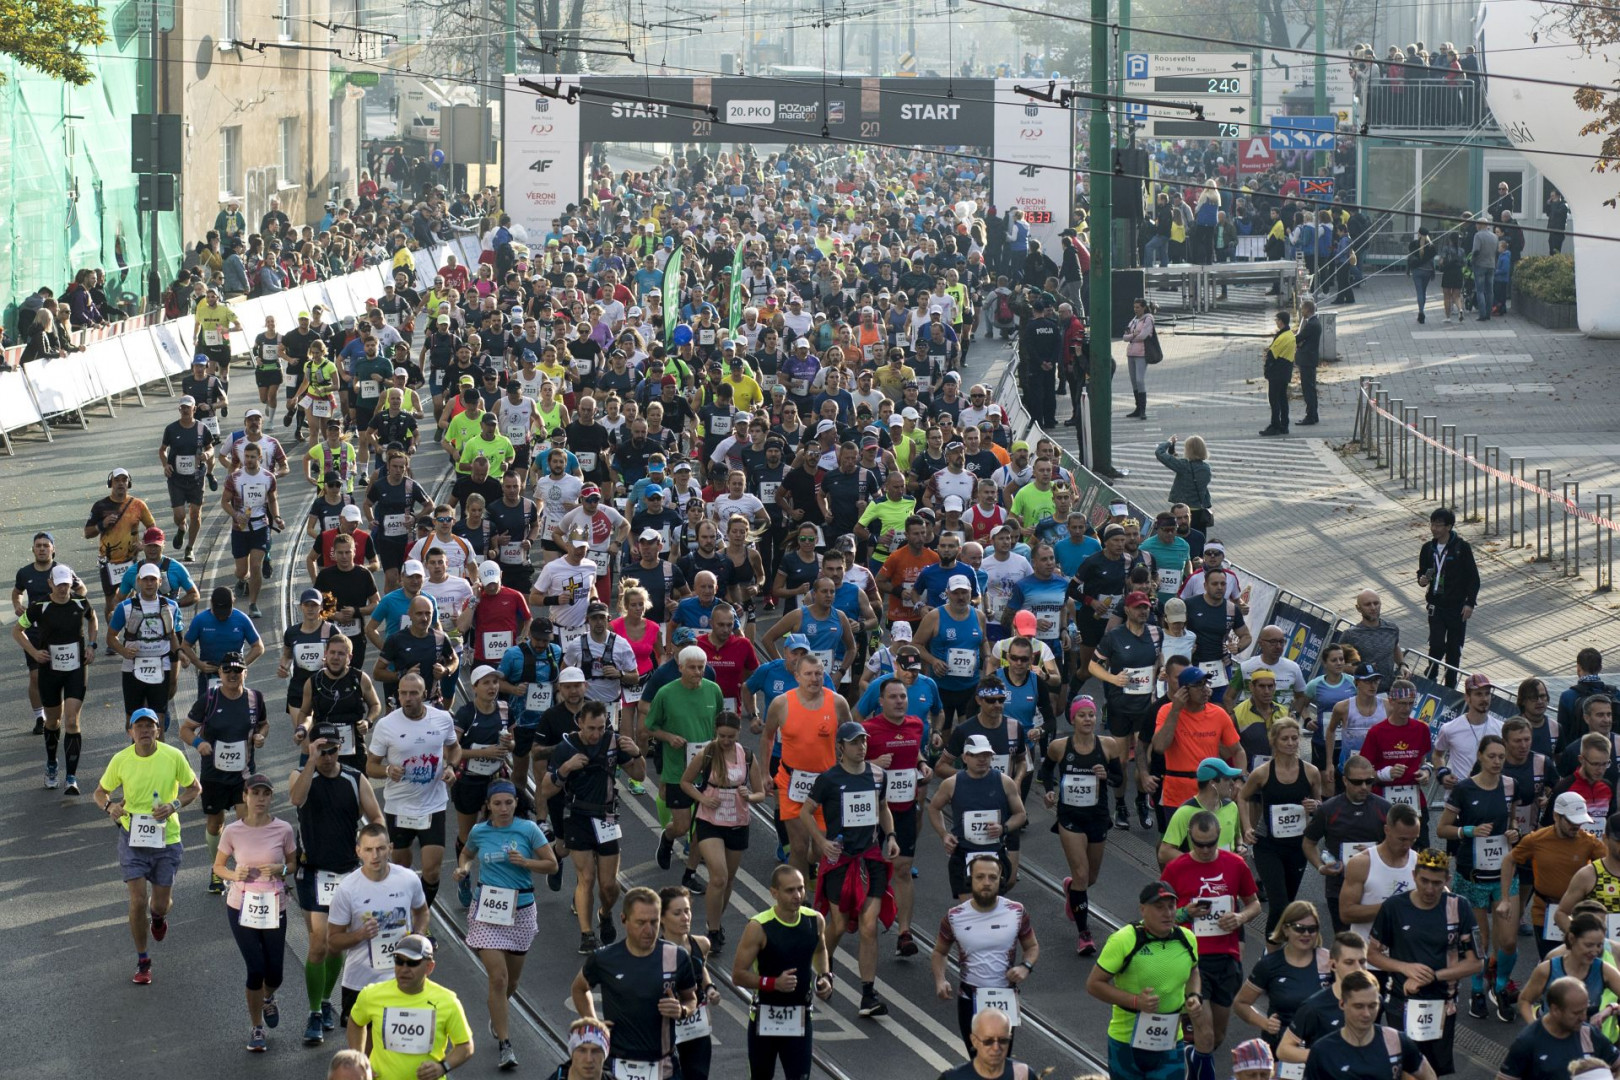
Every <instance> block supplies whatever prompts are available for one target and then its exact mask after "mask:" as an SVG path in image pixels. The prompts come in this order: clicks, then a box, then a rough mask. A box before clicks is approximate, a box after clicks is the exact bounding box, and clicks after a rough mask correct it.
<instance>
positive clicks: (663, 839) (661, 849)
mask: <svg viewBox="0 0 1620 1080" xmlns="http://www.w3.org/2000/svg"><path fill="white" fill-rule="evenodd" d="M51 786H52V787H55V786H56V785H55V784H54V783H53V784H52V785H51ZM674 854H675V841H674V840H673V839H672V838H671V837H670V835H669V834H668V833H664V834H662V835H661V836H659V837H658V855H657V858H658V869H660V870H668V869H669V862H670V857H671V856H673V855H674Z"/></svg>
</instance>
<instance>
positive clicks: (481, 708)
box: [450, 664, 514, 907]
mask: <svg viewBox="0 0 1620 1080" xmlns="http://www.w3.org/2000/svg"><path fill="white" fill-rule="evenodd" d="M471 681H472V700H471V701H469V702H467V703H466V704H465V705H463V706H461V708H459V709H457V710H456V712H455V717H454V720H455V725H456V738H457V740H458V741H459V742H460V743H461V760H462V763H463V768H462V769H461V771H460V773H459V774H458V775H457V777H456V782H455V784H454V785H453V786H452V787H451V788H450V801H451V802H453V803H455V806H456V820H457V829H456V853H457V855H458V856H459V854H460V853H461V849H462V847H463V846H464V845H465V844H466V843H467V835H468V833H469V832H471V831H472V827H473V823H474V822H475V821H476V820H477V819H478V812H479V811H480V810H482V809H483V807H484V801H485V797H486V796H487V794H488V791H489V785H490V782H491V781H492V780H494V779H495V777H496V776H497V775H498V774H499V773H500V772H501V770H502V769H503V768H508V767H509V766H510V765H511V760H512V744H513V741H514V736H513V734H512V729H511V726H510V725H509V724H508V722H507V718H506V712H505V710H504V709H502V708H501V703H500V700H499V690H500V684H501V673H500V671H499V670H498V669H497V668H493V667H491V666H489V665H488V664H480V665H479V666H478V667H476V668H474V669H473V673H472V680H471ZM471 903H472V885H471V883H470V882H468V881H467V880H466V879H465V878H463V879H461V904H462V906H463V907H466V906H467V905H468V904H471Z"/></svg>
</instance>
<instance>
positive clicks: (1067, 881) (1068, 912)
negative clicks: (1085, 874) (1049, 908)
mask: <svg viewBox="0 0 1620 1080" xmlns="http://www.w3.org/2000/svg"><path fill="white" fill-rule="evenodd" d="M1073 884H1074V878H1072V877H1066V878H1064V879H1063V917H1064V918H1065V919H1068V920H1069V921H1070V922H1074V908H1072V907H1070V906H1069V886H1071V885H1073Z"/></svg>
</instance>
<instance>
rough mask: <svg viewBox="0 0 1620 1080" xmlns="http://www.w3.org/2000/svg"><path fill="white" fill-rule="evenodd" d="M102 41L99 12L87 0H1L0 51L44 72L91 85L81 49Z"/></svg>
mask: <svg viewBox="0 0 1620 1080" xmlns="http://www.w3.org/2000/svg"><path fill="white" fill-rule="evenodd" d="M106 41H107V26H106V23H104V22H103V21H102V17H101V9H100V8H99V7H98V6H97V5H96V4H95V3H94V2H91V0H0V53H4V54H6V55H7V56H10V57H12V58H13V59H14V60H16V61H17V62H18V63H19V64H22V65H23V66H25V67H30V68H33V69H34V70H35V71H38V72H40V73H42V74H45V75H50V76H51V77H53V78H57V79H61V80H62V81H63V82H68V83H72V84H73V85H74V86H87V85H89V84H90V83H91V82H93V81H94V80H95V77H96V76H95V72H94V71H92V70H91V67H90V63H89V61H87V60H86V59H85V58H84V56H83V55H82V54H81V53H80V50H81V49H85V48H89V47H91V46H95V45H101V44H104V43H105V42H106ZM3 79H4V76H3V75H0V81H3Z"/></svg>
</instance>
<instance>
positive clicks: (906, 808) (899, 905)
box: [866, 675, 930, 956]
mask: <svg viewBox="0 0 1620 1080" xmlns="http://www.w3.org/2000/svg"><path fill="white" fill-rule="evenodd" d="M909 703H910V699H909V695H908V693H907V691H906V684H905V683H903V682H901V681H900V680H899V679H898V678H896V677H894V676H892V675H891V676H889V677H887V678H885V679H884V680H883V685H882V686H881V687H879V688H878V708H879V712H878V715H876V716H874V717H872V718H871V719H870V720H867V721H866V760H867V762H868V763H870V764H872V765H876V766H877V767H878V768H880V769H882V770H883V771H884V784H885V788H884V800H885V801H886V802H887V803H888V804H889V813H890V814H892V815H893V816H894V838H895V841H896V842H897V843H898V844H899V845H900V854H899V855H898V856H896V858H895V860H894V872H893V873H892V874H891V875H890V876H889V881H890V884H892V885H893V887H894V902H895V907H896V924H897V926H898V927H899V936H898V937H896V938H895V943H894V952H895V955H896V956H916V955H917V943H916V942H915V941H913V940H912V938H911V911H912V905H913V903H914V902H915V898H916V891H915V888H914V887H913V885H912V881H911V862H912V859H913V858H914V857H915V856H916V854H917V818H918V804H917V796H918V794H919V793H922V794H926V793H927V791H928V778H929V775H930V772H929V769H928V763H927V762H926V761H923V760H922V739H923V722H922V720H921V719H919V718H918V717H915V716H912V715H910V714H908V713H907V712H906V708H907V706H908V705H909Z"/></svg>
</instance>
